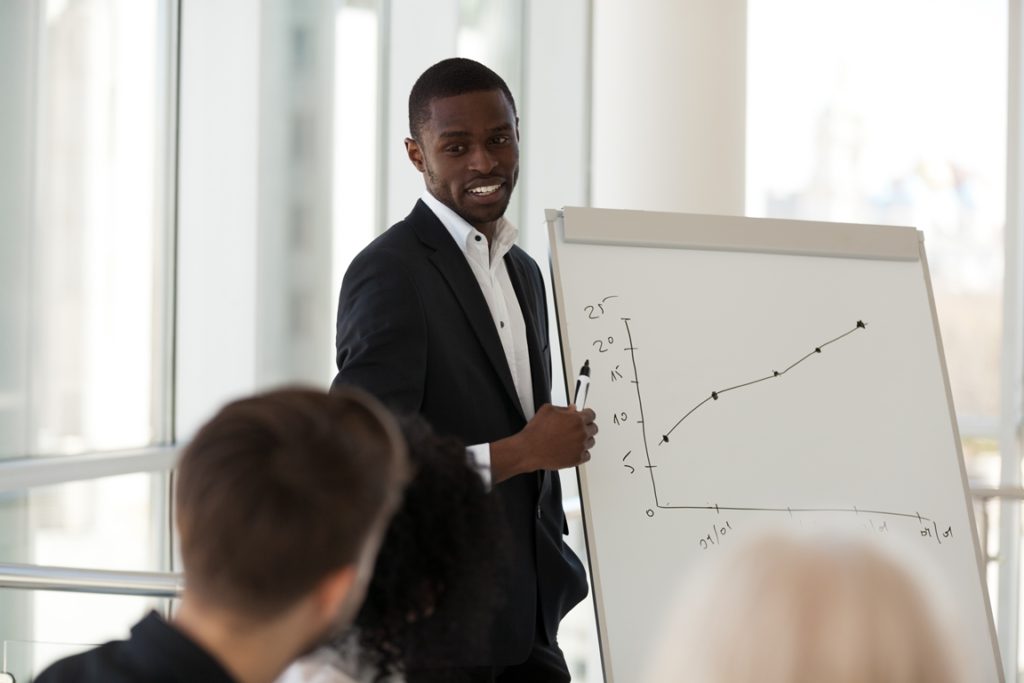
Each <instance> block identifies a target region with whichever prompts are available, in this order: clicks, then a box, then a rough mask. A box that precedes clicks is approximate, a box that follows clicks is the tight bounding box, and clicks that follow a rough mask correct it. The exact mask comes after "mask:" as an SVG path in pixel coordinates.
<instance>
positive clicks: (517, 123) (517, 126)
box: [516, 116, 519, 142]
mask: <svg viewBox="0 0 1024 683" xmlns="http://www.w3.org/2000/svg"><path fill="white" fill-rule="evenodd" d="M516 142H519V117H518V116H517V117H516Z"/></svg>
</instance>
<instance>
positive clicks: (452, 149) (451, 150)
mask: <svg viewBox="0 0 1024 683" xmlns="http://www.w3.org/2000/svg"><path fill="white" fill-rule="evenodd" d="M444 151H445V152H447V153H448V154H462V153H463V152H465V151H466V146H465V145H448V146H447V147H445V148H444Z"/></svg>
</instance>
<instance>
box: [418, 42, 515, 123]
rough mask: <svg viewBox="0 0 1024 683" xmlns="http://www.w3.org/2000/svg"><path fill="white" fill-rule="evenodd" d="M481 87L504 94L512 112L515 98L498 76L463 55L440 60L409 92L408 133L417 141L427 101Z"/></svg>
mask: <svg viewBox="0 0 1024 683" xmlns="http://www.w3.org/2000/svg"><path fill="white" fill-rule="evenodd" d="M481 90H500V91H501V92H503V93H505V97H506V98H508V103H509V104H510V105H512V113H513V114H515V113H516V101H515V99H514V98H513V97H512V92H511V91H510V90H509V89H508V85H507V84H506V83H505V81H504V79H502V77H501V76H499V75H498V74H496V73H494V72H493V71H491V70H490V69H488V68H487V67H486V66H484V65H483V64H481V63H480V62H475V61H473V60H472V59H466V58H464V57H452V58H450V59H444V60H442V61H440V62H438V63H437V64H435V65H434V66H432V67H430V68H429V69H427V70H426V71H424V72H423V73H422V74H421V75H420V77H419V78H418V79H416V83H415V84H413V86H412V90H411V91H410V92H409V134H410V135H411V136H412V138H413V139H414V140H417V141H419V139H420V137H419V135H420V130H421V129H422V128H423V124H424V123H426V122H427V120H428V119H429V118H430V102H431V101H432V100H436V99H438V98H441V97H454V96H455V95H464V94H466V93H470V92H480V91H481Z"/></svg>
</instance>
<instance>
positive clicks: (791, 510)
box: [620, 318, 941, 543]
mask: <svg viewBox="0 0 1024 683" xmlns="http://www.w3.org/2000/svg"><path fill="white" fill-rule="evenodd" d="M620 319H621V320H622V323H623V325H625V328H626V339H627V340H628V346H627V347H626V350H627V351H629V356H630V361H631V363H632V367H633V379H632V384H633V386H634V388H635V389H636V398H637V403H638V405H639V409H640V420H639V424H640V430H641V435H642V438H643V445H644V456H645V458H646V462H647V464H646V466H645V469H647V472H648V474H649V476H650V479H651V490H652V492H653V493H654V507H655V508H657V509H661V510H714V511H716V512H722V511H724V510H736V511H744V512H785V513H788V514H789V515H791V516H792V515H794V514H796V513H802V512H812V513H852V514H856V515H860V514H865V515H883V516H890V517H902V518H912V519H916V520H917V521H918V522H919V523H922V524H925V523H931V524H933V525H934V523H935V522H934V520H932V519H931V518H929V517H925V516H923V515H921V514H920V513H918V512H894V511H891V510H873V509H863V508H858V507H857V506H852V507H828V508H825V507H818V508H811V507H789V506H787V507H750V506H725V505H719V504H710V503H709V504H707V505H672V504H671V503H670V502H669V501H668V500H665V502H662V500H661V498H660V497H659V495H658V482H657V478H656V477H655V473H654V471H655V470H656V469H657V467H658V466H657V465H655V464H654V463H653V462H652V460H651V452H650V448H649V446H648V439H647V422H646V417H645V416H644V401H643V394H642V393H641V391H640V376H639V372H638V370H637V362H636V351H637V350H638V349H637V347H636V346H635V345H634V341H633V331H632V329H631V328H630V325H629V323H630V321H631V320H632V318H620ZM866 329H867V323H865V322H864V321H863V320H858V321H857V323H856V325H854V327H853V328H852V329H850V330H848V331H846V332H844V333H843V334H840V335H839V336H838V337H835V338H833V339H829V340H828V341H826V342H824V343H821V344H818V345H817V346H815V347H814V349H813V350H812V351H810V352H809V353H807V354H806V355H804V356H803V357H801V358H800V359H798V360H796V361H794V362H793V363H791V364H790V365H788V366H787V367H786V368H785V369H784V370H772V374H770V375H766V376H764V377H761V378H758V379H754V380H751V381H749V382H744V383H742V384H737V385H735V386H731V387H726V388H725V389H718V390H716V391H713V392H711V396H709V397H707V398H706V399H704V400H703V401H701V402H700V403H698V404H697V405H695V406H694V407H693V408H691V409H690V410H688V411H687V412H686V413H685V414H684V415H683V416H682V417H681V418H680V419H679V420H678V421H677V422H676V423H675V424H674V425H673V426H672V428H671V429H669V430H668V431H667V432H665V434H663V435H662V440H661V441H660V442H659V444H658V445H659V446H661V445H662V444H665V443H668V442H669V438H668V437H669V435H670V434H671V433H672V432H673V431H675V430H676V429H677V428H679V427H680V425H682V423H683V422H684V421H685V420H686V419H687V418H688V417H690V416H691V415H693V413H695V412H696V411H697V410H698V409H699V408H701V407H702V406H703V405H705V404H706V403H707V402H708V401H717V400H719V398H721V396H722V394H725V393H728V392H730V391H736V390H739V389H743V388H745V387H749V386H752V385H754V384H759V383H761V382H766V381H768V380H771V379H778V378H780V377H782V376H784V375H785V374H786V373H788V372H789V371H790V370H792V369H794V368H796V367H797V366H798V365H800V364H801V363H803V362H805V361H807V360H808V359H809V358H811V357H812V356H815V355H818V354H821V353H822V352H823V351H824V349H825V348H826V347H827V346H830V345H831V344H835V343H837V342H839V341H840V340H842V339H845V338H847V337H849V336H850V335H852V334H854V333H855V332H858V331H861V330H866ZM647 515H648V516H649V517H651V516H653V515H654V512H653V510H651V509H648V510H647ZM936 533H937V531H936ZM939 542H940V543H941V540H939Z"/></svg>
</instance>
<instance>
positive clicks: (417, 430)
mask: <svg viewBox="0 0 1024 683" xmlns="http://www.w3.org/2000/svg"><path fill="white" fill-rule="evenodd" d="M400 425H401V429H402V433H403V435H404V436H405V439H406V442H407V447H408V454H409V462H410V464H411V466H412V467H413V468H414V476H413V480H412V482H411V483H410V484H409V486H408V487H407V488H406V491H405V496H404V499H403V502H402V505H401V507H400V508H399V509H398V511H397V512H396V513H395V515H394V517H393V518H392V521H391V524H390V526H389V527H388V530H387V532H386V534H385V537H384V541H383V543H382V545H381V548H380V552H379V553H378V555H377V564H376V567H375V569H374V573H373V578H372V579H371V581H370V585H369V588H368V589H367V595H366V600H365V602H364V603H363V606H362V608H361V610H360V611H359V613H358V615H357V616H356V619H355V622H354V625H353V630H352V631H351V632H350V633H349V634H348V635H347V636H345V637H343V638H341V639H339V640H336V641H335V642H334V643H333V644H332V645H331V646H329V647H327V648H322V649H321V650H319V651H318V652H316V653H314V654H313V655H311V656H309V657H306V658H305V659H303V660H300V661H299V662H297V663H296V664H295V665H294V666H293V667H292V668H291V669H289V670H288V671H287V672H286V675H285V676H284V677H283V678H282V679H280V680H279V682H278V683H300V682H302V683H342V682H343V681H350V680H358V681H367V682H374V683H378V682H382V681H395V680H402V676H403V672H404V670H405V666H406V663H407V662H409V661H412V662H415V663H416V665H417V666H419V665H423V664H427V665H429V664H431V663H433V662H446V661H450V660H451V658H452V657H453V656H455V655H456V654H457V653H454V652H451V648H453V647H463V646H469V647H473V646H476V645H482V644H484V642H485V640H486V638H487V636H488V633H489V632H490V628H491V623H490V620H491V618H492V616H491V615H493V613H494V608H495V605H497V604H499V603H500V601H501V599H502V597H503V596H501V595H500V594H498V593H497V590H496V588H495V586H496V585H497V582H496V577H497V576H498V571H497V569H498V564H499V562H500V555H499V553H500V548H501V546H502V544H501V543H500V542H497V543H496V542H495V529H500V528H501V526H502V525H501V524H498V523H497V522H498V521H499V520H498V519H497V518H496V516H497V515H498V514H500V513H499V512H498V508H497V506H496V504H495V501H494V498H493V497H492V496H490V495H489V494H488V492H487V490H486V488H485V486H484V483H483V480H482V479H481V478H480V474H479V472H478V470H477V467H476V466H475V465H472V464H470V459H469V458H468V456H467V453H466V449H465V447H464V446H463V445H462V443H461V442H460V441H459V440H458V439H456V438H452V437H442V436H438V435H437V434H435V433H434V431H433V430H432V429H431V428H430V426H429V425H428V424H427V422H426V421H425V420H423V419H422V418H419V417H407V418H404V419H402V420H400ZM466 633H470V634H475V637H477V638H479V639H480V641H481V642H480V643H471V642H466V641H465V640H459V639H456V638H453V635H454V634H460V638H464V636H463V635H462V634H466ZM451 674H452V672H451V671H448V672H446V673H445V676H446V678H444V679H443V680H445V681H451V680H453V679H452V677H451Z"/></svg>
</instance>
